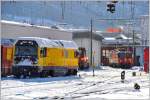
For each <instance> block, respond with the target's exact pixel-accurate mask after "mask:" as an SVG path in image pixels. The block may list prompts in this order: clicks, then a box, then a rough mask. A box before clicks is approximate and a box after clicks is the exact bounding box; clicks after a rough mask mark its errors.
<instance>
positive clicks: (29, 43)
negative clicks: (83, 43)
mask: <svg viewBox="0 0 150 100" xmlns="http://www.w3.org/2000/svg"><path fill="white" fill-rule="evenodd" d="M77 48H78V47H77V45H76V44H75V42H73V41H66V40H50V39H46V38H39V37H20V38H18V39H17V40H16V42H15V44H14V52H13V75H14V76H15V77H17V78H20V77H22V78H23V77H24V78H25V77H27V76H29V77H30V76H32V77H33V76H41V77H47V76H49V75H51V76H60V75H76V74H77V70H78V57H77Z"/></svg>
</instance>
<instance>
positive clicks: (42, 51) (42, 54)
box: [40, 47, 47, 57]
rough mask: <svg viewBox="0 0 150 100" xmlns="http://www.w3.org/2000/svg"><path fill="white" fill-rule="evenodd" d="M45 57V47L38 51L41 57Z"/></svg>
mask: <svg viewBox="0 0 150 100" xmlns="http://www.w3.org/2000/svg"><path fill="white" fill-rule="evenodd" d="M46 55H47V48H46V47H44V48H41V50H40V56H41V57H46Z"/></svg>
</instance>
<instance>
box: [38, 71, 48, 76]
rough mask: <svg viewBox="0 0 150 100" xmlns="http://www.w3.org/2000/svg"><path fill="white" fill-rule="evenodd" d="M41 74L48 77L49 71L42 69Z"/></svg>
mask: <svg viewBox="0 0 150 100" xmlns="http://www.w3.org/2000/svg"><path fill="white" fill-rule="evenodd" d="M40 74H41V75H40V76H41V77H48V73H47V71H42V72H41V73H40Z"/></svg>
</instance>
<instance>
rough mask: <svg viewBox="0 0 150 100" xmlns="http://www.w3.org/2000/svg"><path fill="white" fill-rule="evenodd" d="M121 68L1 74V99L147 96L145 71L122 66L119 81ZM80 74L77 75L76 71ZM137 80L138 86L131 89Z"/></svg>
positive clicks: (77, 98)
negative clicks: (21, 76) (40, 75)
mask: <svg viewBox="0 0 150 100" xmlns="http://www.w3.org/2000/svg"><path fill="white" fill-rule="evenodd" d="M121 71H123V70H122V69H113V68H110V67H104V68H103V69H101V70H95V76H94V77H93V76H92V75H93V73H92V70H90V71H80V72H79V73H78V75H77V76H67V77H49V78H32V79H14V78H12V77H8V78H2V81H1V99H2V100H5V99H12V100H17V99H19V100H20V99H65V100H66V99H67V100H70V99H76V100H79V99H81V100H87V99H94V100H95V99H148V98H149V75H148V74H146V73H145V72H142V71H139V70H138V69H136V68H135V69H133V70H125V72H126V77H125V82H124V83H121V78H120V73H121ZM133 71H135V72H136V76H134V77H133V76H132V72H133ZM79 74H80V75H79ZM134 83H138V84H139V85H140V86H141V88H140V90H135V89H134Z"/></svg>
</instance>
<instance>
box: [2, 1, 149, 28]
mask: <svg viewBox="0 0 150 100" xmlns="http://www.w3.org/2000/svg"><path fill="white" fill-rule="evenodd" d="M107 3H108V2H106V1H95V2H93V1H89V2H86V1H82V2H81V1H67V2H64V1H57V2H56V1H55V2H54V1H23V2H22V1H3V2H2V3H1V4H2V6H1V8H2V10H1V13H2V19H3V20H12V21H19V22H27V23H31V24H38V25H46V26H51V25H58V24H61V23H66V24H67V25H65V27H71V28H89V27H90V19H91V18H93V19H101V18H132V17H134V18H139V17H140V16H141V15H148V14H149V4H148V1H136V2H135V1H132V2H131V1H126V2H118V3H117V4H116V11H115V13H110V12H108V11H107ZM125 23H126V22H125V21H97V20H94V27H95V28H96V29H98V30H104V29H106V28H107V27H114V26H118V25H123V24H125Z"/></svg>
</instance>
